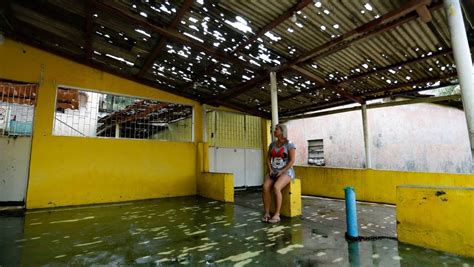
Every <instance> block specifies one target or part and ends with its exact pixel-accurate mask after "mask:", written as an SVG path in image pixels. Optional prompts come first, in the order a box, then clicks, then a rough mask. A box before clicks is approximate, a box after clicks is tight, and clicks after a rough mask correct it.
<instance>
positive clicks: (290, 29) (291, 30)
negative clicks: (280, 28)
mask: <svg viewBox="0 0 474 267" xmlns="http://www.w3.org/2000/svg"><path fill="white" fill-rule="evenodd" d="M287 31H288V32H294V31H295V30H293V28H291V27H290V28H288V30H287Z"/></svg>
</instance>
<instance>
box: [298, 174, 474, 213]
mask: <svg viewBox="0 0 474 267" xmlns="http://www.w3.org/2000/svg"><path fill="white" fill-rule="evenodd" d="M295 172H296V176H297V177H298V178H301V188H302V194H304V195H314V196H324V197H333V198H344V190H343V188H344V187H346V186H353V187H354V189H355V191H356V197H357V200H361V201H371V202H381V203H391V204H395V202H396V187H397V186H399V185H406V184H412V185H413V184H415V185H433V186H460V187H473V186H474V175H468V174H451V173H427V172H403V171H384V170H371V169H343V168H327V167H306V166H304V167H303V166H296V167H295Z"/></svg>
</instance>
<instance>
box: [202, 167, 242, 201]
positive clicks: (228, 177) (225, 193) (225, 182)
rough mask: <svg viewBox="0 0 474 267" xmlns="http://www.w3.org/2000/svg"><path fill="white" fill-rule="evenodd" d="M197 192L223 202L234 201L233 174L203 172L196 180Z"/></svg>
mask: <svg viewBox="0 0 474 267" xmlns="http://www.w3.org/2000/svg"><path fill="white" fill-rule="evenodd" d="M197 184H198V185H197V187H198V194H199V195H200V196H202V197H206V198H210V199H215V200H219V201H224V202H234V175H233V174H232V173H210V172H204V173H202V174H201V175H200V177H199V179H198V182H197Z"/></svg>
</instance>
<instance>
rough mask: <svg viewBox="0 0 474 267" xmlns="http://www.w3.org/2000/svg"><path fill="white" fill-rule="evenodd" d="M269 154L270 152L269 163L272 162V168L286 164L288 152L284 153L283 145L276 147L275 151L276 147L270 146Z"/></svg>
mask: <svg viewBox="0 0 474 267" xmlns="http://www.w3.org/2000/svg"><path fill="white" fill-rule="evenodd" d="M271 154H272V159H271V164H272V168H274V169H278V170H280V169H283V168H284V167H285V165H286V159H287V158H288V154H287V153H285V148H284V147H280V148H278V151H277V148H275V147H274V148H272V151H271Z"/></svg>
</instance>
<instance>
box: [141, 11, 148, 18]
mask: <svg viewBox="0 0 474 267" xmlns="http://www.w3.org/2000/svg"><path fill="white" fill-rule="evenodd" d="M140 16H142V17H145V18H147V17H148V15H147V14H146V13H145V12H143V11H142V12H140Z"/></svg>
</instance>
